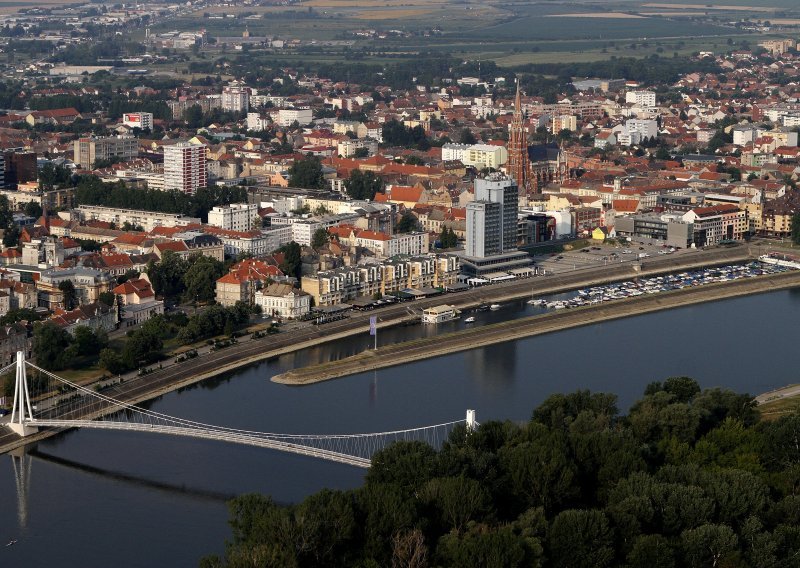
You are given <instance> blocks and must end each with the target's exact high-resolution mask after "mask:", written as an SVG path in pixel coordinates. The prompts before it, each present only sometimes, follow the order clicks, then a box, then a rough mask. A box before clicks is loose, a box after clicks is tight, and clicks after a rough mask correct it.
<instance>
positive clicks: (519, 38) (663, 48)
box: [152, 0, 800, 66]
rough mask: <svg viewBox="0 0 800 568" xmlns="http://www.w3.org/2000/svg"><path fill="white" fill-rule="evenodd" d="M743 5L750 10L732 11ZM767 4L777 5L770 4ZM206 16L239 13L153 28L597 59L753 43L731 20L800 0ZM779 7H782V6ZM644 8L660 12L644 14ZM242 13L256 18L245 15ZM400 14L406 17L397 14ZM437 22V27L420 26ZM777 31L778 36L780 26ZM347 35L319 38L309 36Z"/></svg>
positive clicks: (372, 51) (378, 52) (445, 5)
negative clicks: (380, 33)
mask: <svg viewBox="0 0 800 568" xmlns="http://www.w3.org/2000/svg"><path fill="white" fill-rule="evenodd" d="M743 6H750V7H753V8H752V10H736V9H735V8H737V7H738V8H740V7H743ZM770 6H772V7H773V8H771V9H770V8H769V7H770ZM206 10H207V11H208V14H226V13H227V14H235V15H236V16H237V17H235V18H227V17H226V18H224V19H215V18H208V17H203V16H204V13H201V12H198V13H197V15H196V17H183V18H179V19H176V20H169V21H166V22H164V23H162V24H160V25H157V26H154V27H153V28H152V31H155V32H158V31H165V30H174V29H178V30H197V29H200V28H205V29H206V30H207V31H208V33H209V35H211V36H239V35H241V33H242V32H243V31H244V29H245V28H247V29H249V31H250V34H251V35H255V36H269V37H279V38H282V39H298V40H300V41H301V42H302V44H303V45H304V46H306V49H304V51H302V52H295V51H290V50H287V51H283V52H280V53H276V54H275V56H276V57H278V58H281V59H285V60H287V61H289V60H292V59H295V58H298V59H299V60H300V61H303V60H307V61H308V60H313V61H331V60H333V61H335V60H337V58H338V59H339V60H341V59H343V58H345V57H349V56H350V55H351V54H352V53H358V54H360V55H361V56H362V57H363V58H362V61H364V62H373V63H381V62H385V61H392V60H394V61H396V60H398V59H407V58H413V57H416V56H418V54H420V53H425V52H439V53H445V54H452V55H457V56H463V57H464V58H466V59H474V58H485V59H492V60H495V61H497V62H498V64H500V65H503V66H513V65H520V64H525V63H546V62H580V61H599V60H604V59H610V58H611V57H647V56H650V55H653V54H659V55H662V56H665V57H671V56H672V55H674V54H676V53H677V54H679V55H687V54H690V53H692V52H696V51H704V50H712V51H724V50H727V49H730V47H729V46H728V45H727V40H728V39H729V38H730V39H732V40H733V41H734V42H736V43H738V42H739V41H741V40H743V39H747V40H748V41H750V42H751V43H753V42H757V41H759V40H760V39H762V37H764V36H759V35H757V34H753V33H747V32H741V31H739V30H737V29H735V28H734V27H732V25H731V23H732V22H734V21H738V20H741V19H743V18H750V19H751V20H754V21H755V20H759V19H767V18H768V17H774V18H784V19H790V18H795V17H796V18H800V0H791V1H788V0H787V1H784V0H753V1H750V0H732V1H731V2H726V3H722V2H721V3H720V4H717V5H712V4H705V3H697V2H696V1H695V2H691V1H690V0H680V1H672V0H664V1H661V2H658V1H656V2H645V1H642V0H636V1H633V0H631V1H626V0H612V1H609V2H604V3H599V2H590V1H586V2H553V1H548V2H532V3H531V2H510V1H498V0H495V1H492V0H488V1H484V2H477V1H475V0H470V1H468V2H464V1H456V0H431V1H430V2H426V1H424V0H403V1H400V0H385V2H381V3H375V2H369V1H366V0H308V2H304V3H302V4H300V5H297V6H289V7H283V6H240V7H215V8H208V9H206ZM778 10H780V11H778ZM642 12H659V13H665V14H672V15H669V16H665V15H653V16H647V17H643V16H640V15H638V14H639V13H642ZM248 14H258V15H261V16H262V17H261V18H257V19H245V18H244V16H246V15H248ZM400 16H402V17H400ZM434 28H436V30H437V33H435V34H426V35H425V36H424V37H423V36H422V35H421V33H420V32H422V31H426V30H431V29H434ZM363 29H373V30H403V31H405V32H409V33H412V34H414V35H413V36H412V37H391V36H390V37H388V38H383V39H374V38H373V39H368V38H358V37H356V36H354V35H352V32H354V31H356V30H363ZM776 33H777V34H778V35H784V33H783V32H781V31H780V30H778V31H777V32H776ZM331 40H339V41H342V40H347V41H348V42H350V43H352V47H347V46H345V45H342V44H339V45H326V46H320V49H319V50H318V51H319V53H309V52H308V50H307V46H309V45H312V44H313V42H314V41H316V42H325V41H331Z"/></svg>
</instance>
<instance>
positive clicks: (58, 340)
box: [33, 322, 72, 371]
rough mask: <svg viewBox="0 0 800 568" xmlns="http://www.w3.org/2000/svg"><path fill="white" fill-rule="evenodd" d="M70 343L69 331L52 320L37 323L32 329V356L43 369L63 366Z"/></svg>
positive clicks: (51, 369) (53, 369)
mask: <svg viewBox="0 0 800 568" xmlns="http://www.w3.org/2000/svg"><path fill="white" fill-rule="evenodd" d="M70 345H72V338H71V337H70V335H69V333H67V331H66V330H65V329H64V328H62V327H59V326H57V325H56V324H55V323H53V322H45V323H41V324H37V325H36V326H35V327H34V329H33V356H34V357H36V362H37V363H38V364H39V366H41V367H43V368H45V369H48V370H50V371H60V370H61V369H63V368H65V367H66V364H67V362H68V361H69V355H68V354H67V350H68V349H69V347H70Z"/></svg>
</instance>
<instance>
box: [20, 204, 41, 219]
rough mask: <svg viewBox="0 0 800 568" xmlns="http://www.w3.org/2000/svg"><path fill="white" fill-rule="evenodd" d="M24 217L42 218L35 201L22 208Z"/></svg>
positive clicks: (39, 207)
mask: <svg viewBox="0 0 800 568" xmlns="http://www.w3.org/2000/svg"><path fill="white" fill-rule="evenodd" d="M23 211H24V212H25V215H27V216H28V217H33V218H34V219H38V218H39V217H41V216H42V206H41V205H39V204H38V203H36V202H35V201H28V202H27V203H26V204H25V207H24V208H23Z"/></svg>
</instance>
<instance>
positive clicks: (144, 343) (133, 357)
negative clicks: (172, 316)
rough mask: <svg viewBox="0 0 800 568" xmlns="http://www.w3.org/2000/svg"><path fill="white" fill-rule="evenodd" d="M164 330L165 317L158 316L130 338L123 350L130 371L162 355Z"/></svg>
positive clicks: (124, 359)
mask: <svg viewBox="0 0 800 568" xmlns="http://www.w3.org/2000/svg"><path fill="white" fill-rule="evenodd" d="M164 329H165V326H164V317H163V316H156V317H154V318H151V319H149V320H148V321H147V322H145V323H144V324H142V326H141V327H140V328H139V329H137V330H136V331H134V332H133V333H132V334H131V335H130V336H129V337H128V340H127V342H126V343H125V347H124V348H123V349H122V361H123V362H124V363H125V365H126V366H127V367H128V368H129V369H133V368H135V367H138V366H139V365H142V364H147V363H150V362H152V361H155V360H156V359H157V358H158V357H159V356H160V355H161V348H162V347H163V345H164V342H163V340H162V335H163V333H164Z"/></svg>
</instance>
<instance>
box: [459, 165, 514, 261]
mask: <svg viewBox="0 0 800 568" xmlns="http://www.w3.org/2000/svg"><path fill="white" fill-rule="evenodd" d="M518 208H519V189H518V188H517V184H516V183H515V182H514V180H513V179H510V178H508V177H506V176H504V175H502V174H491V175H489V176H487V177H486V178H484V179H480V178H478V179H476V180H475V201H473V202H471V203H468V204H467V249H466V253H467V256H471V257H476V258H485V257H487V256H492V255H498V254H503V253H506V252H510V251H514V250H516V248H517V210H518Z"/></svg>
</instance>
